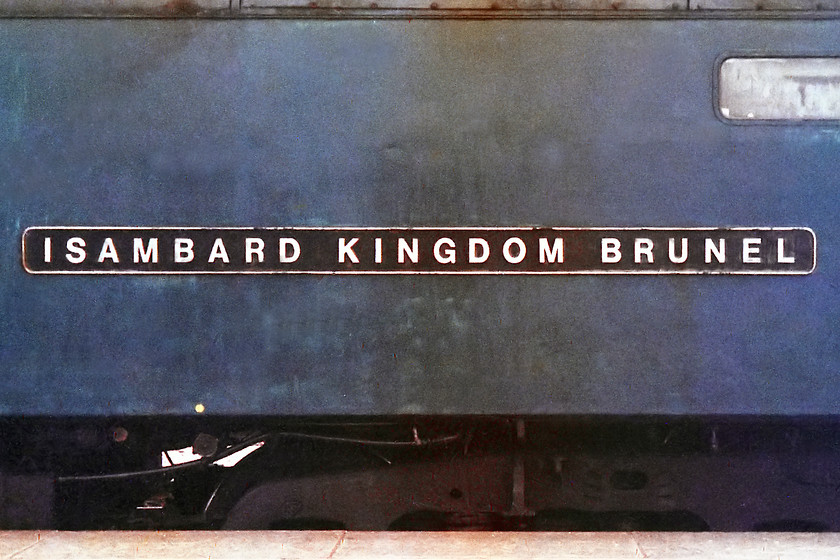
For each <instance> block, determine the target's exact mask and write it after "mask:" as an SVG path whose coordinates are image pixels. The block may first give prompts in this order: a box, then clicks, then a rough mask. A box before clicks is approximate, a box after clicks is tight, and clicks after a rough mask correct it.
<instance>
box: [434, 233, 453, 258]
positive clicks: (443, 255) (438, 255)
mask: <svg viewBox="0 0 840 560" xmlns="http://www.w3.org/2000/svg"><path fill="white" fill-rule="evenodd" d="M444 245H446V247H447V248H446V250H445V251H443V253H441V247H443V246H444ZM434 254H435V260H436V261H437V262H439V263H440V264H454V263H455V242H454V241H452V240H451V239H449V238H448V237H441V238H440V239H438V240H437V243H435V248H434Z"/></svg>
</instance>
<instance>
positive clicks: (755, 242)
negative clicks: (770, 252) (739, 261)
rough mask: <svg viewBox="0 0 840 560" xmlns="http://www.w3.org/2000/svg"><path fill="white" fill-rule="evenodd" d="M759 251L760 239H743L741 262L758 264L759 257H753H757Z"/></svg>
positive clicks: (759, 261)
mask: <svg viewBox="0 0 840 560" xmlns="http://www.w3.org/2000/svg"><path fill="white" fill-rule="evenodd" d="M760 250H761V239H758V238H756V237H747V238H745V239H744V252H743V261H744V263H745V264H759V263H761V257H754V256H753V255H758V252H759V251H760Z"/></svg>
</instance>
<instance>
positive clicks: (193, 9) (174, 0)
mask: <svg viewBox="0 0 840 560" xmlns="http://www.w3.org/2000/svg"><path fill="white" fill-rule="evenodd" d="M162 10H163V11H164V12H165V13H167V14H171V15H178V16H194V15H196V14H198V13H199V12H200V11H201V7H200V6H199V5H198V4H196V3H195V2H193V1H192V0H169V2H167V3H166V4H164V5H163V6H162Z"/></svg>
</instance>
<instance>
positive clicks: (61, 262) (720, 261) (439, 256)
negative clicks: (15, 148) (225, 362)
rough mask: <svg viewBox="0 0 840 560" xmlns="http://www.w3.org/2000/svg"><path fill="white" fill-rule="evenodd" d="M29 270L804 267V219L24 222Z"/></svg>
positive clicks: (810, 256) (812, 259)
mask: <svg viewBox="0 0 840 560" xmlns="http://www.w3.org/2000/svg"><path fill="white" fill-rule="evenodd" d="M22 260H23V267H24V269H25V270H26V271H27V272H29V273H31V274H486V275H494V274H502V275H504V274H787V275H795V274H809V273H811V272H813V271H814V269H815V268H816V236H815V234H814V232H813V231H812V230H811V229H809V228H806V227H781V228H774V227H722V228H659V227H649V228H646V227H642V228H631V227H615V228H609V227H604V228H602V227H592V228H585V227H416V228H407V227H396V228H387V227H278V228H274V227H266V228H246V227H75V226H74V227H31V228H28V229H27V230H26V231H25V232H24V233H23V236H22Z"/></svg>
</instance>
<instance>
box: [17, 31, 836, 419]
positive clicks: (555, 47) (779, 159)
mask: <svg viewBox="0 0 840 560" xmlns="http://www.w3.org/2000/svg"><path fill="white" fill-rule="evenodd" d="M838 45H840V25H838V24H837V23H836V22H832V21H771V20H764V21H734V20H730V21H688V20H683V21H652V20H610V21H607V20H603V21H550V20H538V21H527V20H511V21H408V20H397V21H374V20H369V21H318V20H306V21H289V20H240V21H155V20H148V21H129V20H120V21H112V20H98V21H82V20H63V21H48V20H6V21H2V22H0V333H2V337H1V338H0V414H54V415H61V414H165V413H185V412H189V411H191V410H192V409H193V407H194V405H195V403H198V402H201V403H204V404H205V405H206V407H207V411H208V413H218V414H250V413H259V414H328V413H340V414H391V413H414V412H418V413H435V414H437V413H609V414H613V413H615V414H627V413H630V414H640V413H641V414H646V413H668V414H688V413H691V414H718V413H760V414H801V413H808V414H830V413H836V411H837V410H838V404H840V340H838V334H839V333H840V331H839V330H838V328H837V318H838V317H840V295H838V286H840V267H839V266H838V264H840V263H838V259H840V254H838V250H839V249H840V220H837V217H836V213H837V206H838V195H837V194H836V192H835V191H836V189H837V184H838V183H837V179H836V177H838V176H840V157H838V155H840V128H838V127H836V126H824V127H820V126H732V125H728V124H725V123H724V122H722V121H720V120H718V119H717V118H716V117H715V113H714V109H713V91H712V88H713V78H714V69H715V63H716V60H718V59H719V57H720V56H721V55H723V54H724V53H752V52H760V53H770V54H797V55H800V54H813V53H818V54H838V53H837V50H838ZM35 225H90V226H97V225H102V226H105V225H108V226H131V225H136V226H171V225H175V226H187V225H193V226H297V225H341V226H423V225H433V226H455V225H484V226H487V225H491V226H520V225H544V226H673V227H688V226H739V225H745V226H807V227H811V228H813V229H814V231H815V232H816V235H817V252H818V264H817V270H816V271H815V272H814V273H813V274H811V275H809V276H802V277H623V276H612V277H601V276H597V277H208V276H204V277H110V276H105V277H79V276H71V277H45V276H32V275H28V274H26V273H25V272H24V270H23V268H22V266H21V254H20V240H21V235H22V232H23V230H24V229H25V228H26V227H29V226H35Z"/></svg>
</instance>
